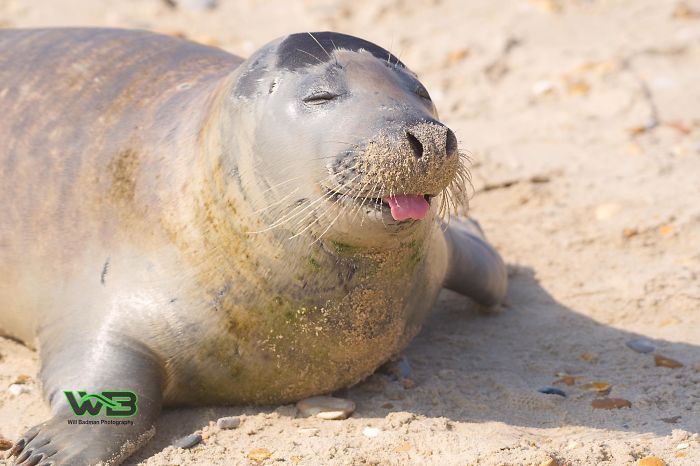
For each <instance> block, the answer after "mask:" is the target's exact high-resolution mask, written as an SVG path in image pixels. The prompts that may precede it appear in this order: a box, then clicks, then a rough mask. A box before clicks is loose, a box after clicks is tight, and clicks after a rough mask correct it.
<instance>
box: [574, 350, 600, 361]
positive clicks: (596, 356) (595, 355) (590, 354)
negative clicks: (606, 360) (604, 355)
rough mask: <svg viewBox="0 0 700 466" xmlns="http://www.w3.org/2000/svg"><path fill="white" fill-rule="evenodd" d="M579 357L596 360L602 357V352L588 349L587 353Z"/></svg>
mask: <svg viewBox="0 0 700 466" xmlns="http://www.w3.org/2000/svg"><path fill="white" fill-rule="evenodd" d="M579 358H581V360H583V361H586V362H596V361H597V360H598V359H600V354H598V353H595V352H593V351H586V352H585V353H582V354H581V356H579Z"/></svg>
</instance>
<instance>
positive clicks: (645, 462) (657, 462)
mask: <svg viewBox="0 0 700 466" xmlns="http://www.w3.org/2000/svg"><path fill="white" fill-rule="evenodd" d="M637 464H638V466H666V463H665V462H664V460H662V459H661V458H657V457H656V456H645V457H644V458H642V459H641V460H639V463H637Z"/></svg>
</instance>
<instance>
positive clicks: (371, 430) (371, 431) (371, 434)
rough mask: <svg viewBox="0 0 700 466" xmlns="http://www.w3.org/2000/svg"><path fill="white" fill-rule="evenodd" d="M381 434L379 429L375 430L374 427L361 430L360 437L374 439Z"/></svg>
mask: <svg viewBox="0 0 700 466" xmlns="http://www.w3.org/2000/svg"><path fill="white" fill-rule="evenodd" d="M380 432H381V430H380V429H377V428H376V427H365V428H364V429H362V435H364V436H365V437H367V438H375V437H377V436H379V433H380Z"/></svg>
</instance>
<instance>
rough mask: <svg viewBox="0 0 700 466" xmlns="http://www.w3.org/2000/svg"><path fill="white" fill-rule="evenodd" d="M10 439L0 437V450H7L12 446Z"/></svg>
mask: <svg viewBox="0 0 700 466" xmlns="http://www.w3.org/2000/svg"><path fill="white" fill-rule="evenodd" d="M12 445H14V444H13V443H12V440H8V439H6V438H2V437H0V451H4V450H9V449H10V448H12Z"/></svg>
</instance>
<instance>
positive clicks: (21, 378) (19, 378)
mask: <svg viewBox="0 0 700 466" xmlns="http://www.w3.org/2000/svg"><path fill="white" fill-rule="evenodd" d="M31 381H32V378H31V377H30V376H28V375H27V374H20V375H18V376H17V378H16V379H15V381H14V382H13V383H16V384H26V383H29V382H31Z"/></svg>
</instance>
